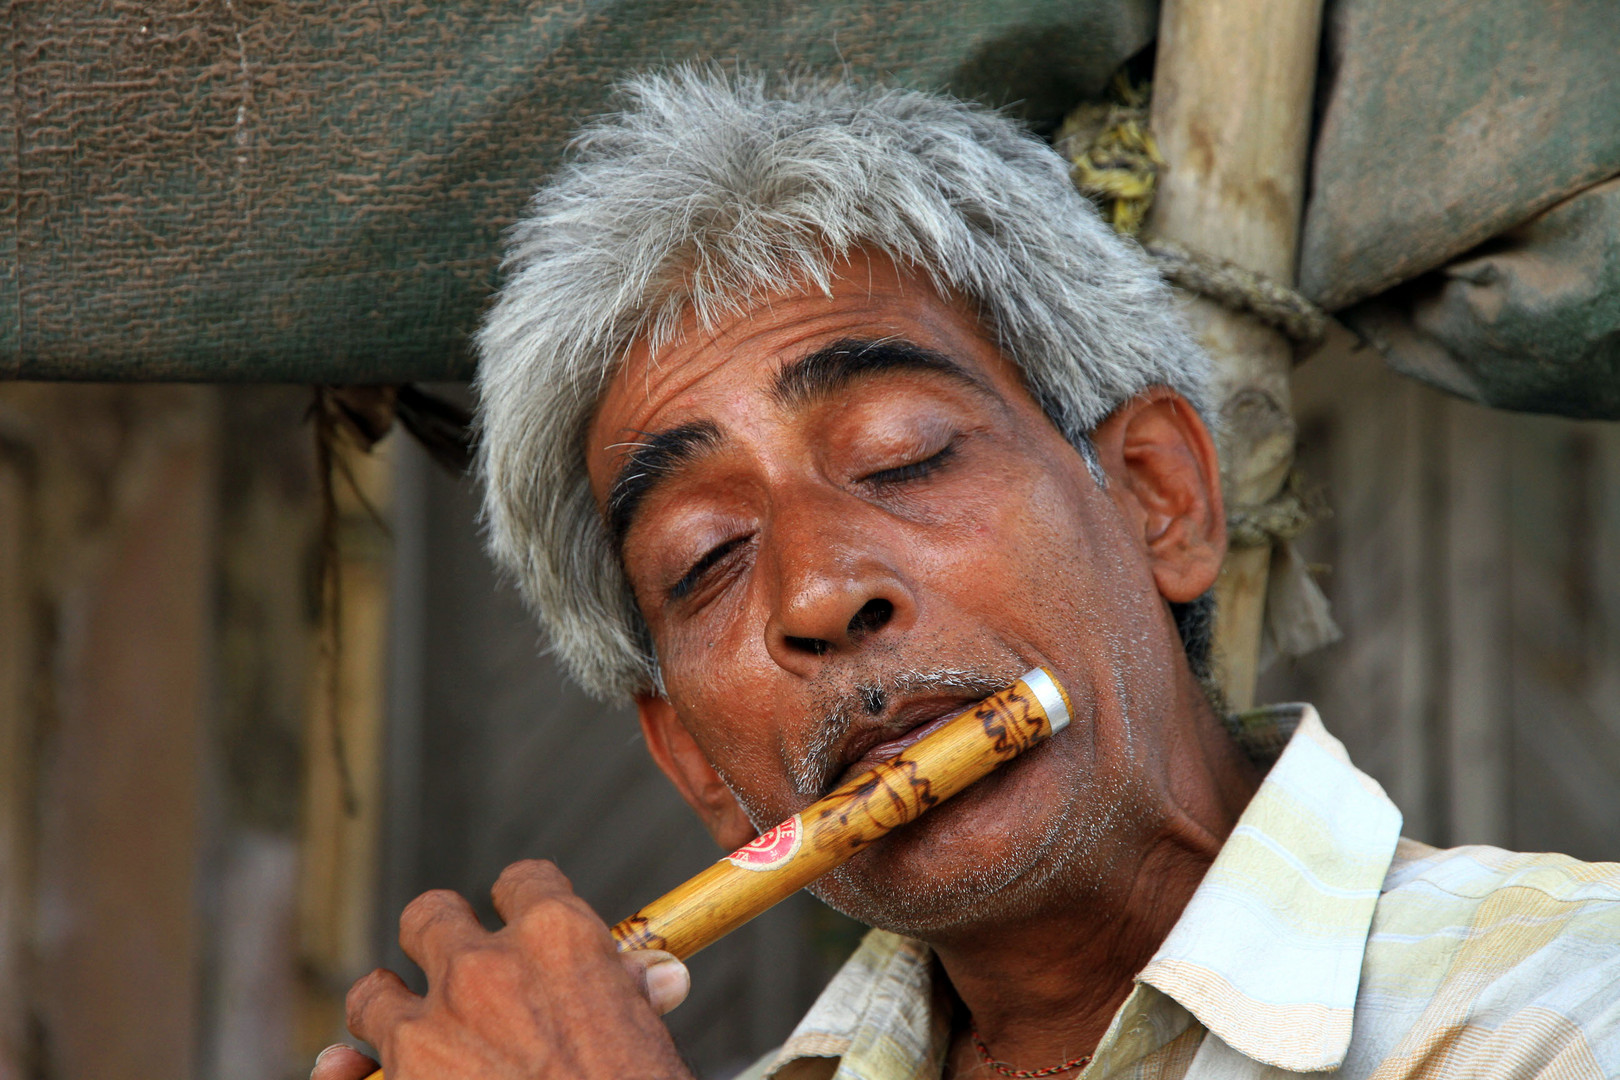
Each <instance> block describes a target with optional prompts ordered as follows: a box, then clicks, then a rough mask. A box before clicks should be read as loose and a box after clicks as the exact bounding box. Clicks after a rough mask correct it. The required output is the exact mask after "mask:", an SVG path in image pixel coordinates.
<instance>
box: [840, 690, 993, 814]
mask: <svg viewBox="0 0 1620 1080" xmlns="http://www.w3.org/2000/svg"><path fill="white" fill-rule="evenodd" d="M979 701H980V698H978V697H963V696H956V695H952V696H950V697H930V698H927V699H925V700H917V701H911V702H907V703H905V704H903V705H901V706H900V707H899V708H897V709H896V710H895V711H894V713H893V714H892V715H891V716H890V717H889V719H888V720H886V721H885V722H883V723H882V724H878V725H875V726H873V727H871V728H866V729H864V730H860V731H856V732H854V733H853V734H852V735H851V736H850V738H849V740H848V742H847V743H846V745H845V747H844V748H843V753H842V754H840V755H839V756H840V758H841V759H842V760H843V761H844V762H846V763H847V764H846V766H845V768H844V771H843V772H841V773H839V774H838V776H837V778H836V779H834V780H833V782H832V784H831V785H830V786H829V788H828V789H827V790H828V791H834V790H837V789H838V788H840V787H842V786H843V785H844V784H846V783H848V782H849V781H850V780H853V779H854V778H855V777H857V776H859V775H861V774H862V773H864V772H868V771H870V770H871V769H874V768H876V767H877V766H878V765H881V764H882V763H883V762H885V761H890V760H893V759H894V758H897V757H899V756H900V754H901V753H902V752H903V751H904V750H905V749H906V748H907V747H909V746H912V745H913V744H915V743H917V742H919V741H921V740H922V739H924V738H926V737H927V736H929V735H932V734H933V733H934V732H936V731H938V730H939V729H940V728H942V727H944V726H945V725H946V724H948V723H950V721H951V720H953V719H955V718H956V717H958V716H960V715H961V714H962V713H963V712H965V711H967V710H968V709H970V708H972V707H973V706H974V705H976V704H978V702H979Z"/></svg>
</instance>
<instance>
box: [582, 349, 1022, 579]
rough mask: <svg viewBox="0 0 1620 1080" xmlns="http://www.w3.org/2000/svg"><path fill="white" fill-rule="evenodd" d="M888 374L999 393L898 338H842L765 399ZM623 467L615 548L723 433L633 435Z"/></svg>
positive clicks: (706, 427)
mask: <svg viewBox="0 0 1620 1080" xmlns="http://www.w3.org/2000/svg"><path fill="white" fill-rule="evenodd" d="M893 371H921V372H929V373H932V374H935V375H943V376H945V377H946V378H949V379H953V380H955V381H956V382H959V383H961V384H963V385H964V386H967V387H970V388H972V389H973V390H976V391H978V392H980V393H983V394H987V395H989V396H991V397H993V398H996V399H997V400H1000V397H999V395H997V394H996V392H995V391H994V390H993V389H991V387H990V385H989V384H988V383H987V382H985V381H984V380H983V379H981V378H980V377H979V376H978V375H976V374H974V373H973V372H972V371H969V370H968V369H967V368H966V367H964V366H962V365H961V364H959V363H957V362H956V361H955V360H952V359H951V358H950V357H948V356H946V355H945V354H944V353H941V352H936V351H934V350H933V349H929V348H925V347H924V346H922V345H918V344H916V343H915V342H911V341H906V340H904V339H897V338H884V339H878V340H866V339H861V338H844V339H841V340H839V341H835V342H833V343H832V344H831V345H824V346H822V347H821V348H819V349H817V350H816V351H815V352H813V353H810V354H809V355H808V356H804V357H801V358H799V359H798V360H794V361H791V362H790V363H787V364H784V365H783V366H782V368H781V370H779V371H778V372H777V373H776V377H775V378H774V379H772V380H771V388H770V396H771V398H772V400H774V401H775V402H776V403H777V404H778V405H782V406H784V407H787V408H792V409H800V408H804V407H805V406H807V405H811V404H814V403H815V402H817V401H821V400H824V399H826V398H828V397H831V396H832V395H834V394H836V393H838V391H840V390H843V389H844V388H846V387H848V386H849V385H850V384H851V383H854V382H856V381H858V380H860V379H863V378H868V377H870V376H873V375H881V374H886V373H888V372H893ZM635 434H636V435H637V436H639V439H638V441H635V442H632V443H626V444H621V445H628V446H629V447H630V448H631V449H630V452H629V453H627V454H626V455H625V459H624V465H623V466H622V467H621V468H620V469H619V472H618V475H617V476H616V477H614V480H613V484H612V486H611V487H610V488H609V489H608V497H607V517H608V529H609V531H610V532H611V533H612V535H613V542H614V544H615V545H616V546H621V547H622V545H623V544H624V538H625V535H626V534H627V533H628V532H629V531H630V526H631V524H632V523H633V522H634V520H635V516H636V511H637V510H639V509H640V508H641V504H642V503H643V502H645V501H646V499H647V496H648V495H650V494H651V493H652V491H653V489H654V488H656V487H657V486H658V485H659V484H660V483H662V482H663V481H664V480H666V479H668V478H669V477H670V476H671V475H672V474H673V473H675V472H676V471H677V470H679V469H680V468H681V467H682V466H684V465H688V464H690V463H691V462H692V461H694V460H696V459H697V458H699V457H701V456H703V455H704V454H706V453H709V452H711V451H713V450H717V449H719V448H720V447H721V446H722V445H723V444H724V443H725V435H724V433H723V432H721V430H720V428H719V427H718V426H717V425H716V424H715V423H713V422H712V421H709V420H699V421H695V422H693V423H690V424H682V425H680V426H679V427H673V428H670V429H669V430H667V431H658V432H645V431H638V432H636V433H635Z"/></svg>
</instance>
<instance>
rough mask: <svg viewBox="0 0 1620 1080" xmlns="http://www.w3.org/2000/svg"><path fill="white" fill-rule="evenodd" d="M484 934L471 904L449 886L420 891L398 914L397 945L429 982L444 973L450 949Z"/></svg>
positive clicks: (459, 947)
mask: <svg viewBox="0 0 1620 1080" xmlns="http://www.w3.org/2000/svg"><path fill="white" fill-rule="evenodd" d="M485 936H486V932H485V930H484V928H483V926H482V925H480V924H479V922H478V916H477V915H475V914H473V909H472V905H471V904H469V903H467V901H466V899H465V898H463V897H462V896H461V894H459V893H454V892H451V891H450V890H449V889H434V890H432V891H431V892H425V893H423V894H422V895H421V896H418V897H417V898H416V899H415V900H412V901H411V902H410V903H409V904H406V905H405V910H404V912H402V913H401V914H400V917H399V947H400V948H401V949H404V950H405V955H406V956H408V957H410V958H411V959H412V960H415V961H416V962H417V963H418V964H419V965H421V968H422V970H423V971H425V972H427V977H428V982H429V983H436V982H438V981H439V980H440V979H442V978H443V977H444V973H445V962H446V960H447V959H448V958H449V956H450V955H451V954H452V953H454V952H456V951H457V950H458V949H463V948H466V947H467V946H469V945H472V944H473V943H475V942H477V941H479V940H481V939H482V938H484V937H485Z"/></svg>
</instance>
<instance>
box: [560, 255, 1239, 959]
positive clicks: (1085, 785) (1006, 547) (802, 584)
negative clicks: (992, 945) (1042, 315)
mask: <svg viewBox="0 0 1620 1080" xmlns="http://www.w3.org/2000/svg"><path fill="white" fill-rule="evenodd" d="M1098 445H1099V449H1100V451H1101V454H1102V460H1103V464H1104V467H1105V468H1106V469H1107V471H1108V472H1109V474H1110V477H1111V479H1110V483H1109V484H1108V487H1107V490H1104V489H1103V488H1101V487H1099V486H1098V484H1097V483H1096V481H1095V480H1094V479H1093V478H1092V476H1091V475H1090V474H1089V472H1088V470H1087V467H1086V464H1085V462H1084V460H1083V459H1082V458H1081V456H1080V455H1079V453H1077V452H1076V450H1075V449H1074V447H1072V446H1071V445H1070V444H1069V443H1068V442H1066V441H1065V440H1064V438H1063V437H1062V436H1061V435H1060V434H1059V433H1058V432H1057V430H1056V429H1055V428H1054V427H1053V426H1052V424H1051V422H1050V421H1049V420H1048V419H1047V418H1046V416H1045V415H1044V414H1043V413H1042V411H1041V409H1040V407H1039V406H1038V405H1037V404H1036V402H1035V401H1034V400H1033V399H1032V397H1031V396H1030V394H1029V392H1028V390H1027V389H1026V388H1025V386H1024V385H1023V382H1022V380H1021V378H1020V376H1019V372H1018V370H1017V369H1016V368H1015V367H1014V366H1013V364H1012V363H1011V362H1009V360H1008V359H1007V358H1006V357H1004V356H1003V355H1002V354H1001V353H1000V352H999V350H998V349H997V347H996V346H995V344H994V343H993V341H992V340H991V338H990V337H989V335H988V334H987V333H986V331H985V329H984V328H983V327H982V326H981V325H980V324H979V323H978V321H977V320H976V319H975V318H974V317H973V315H972V314H971V313H970V312H969V311H967V310H966V309H965V308H964V307H963V306H961V305H959V304H955V303H951V302H947V301H946V300H944V299H942V298H941V297H940V296H939V294H938V293H937V292H935V291H934V290H933V289H932V288H931V287H929V286H928V285H927V284H926V283H925V282H923V281H920V280H918V279H916V278H913V277H911V276H908V275H907V274H905V273H903V272H900V271H898V270H897V269H896V268H895V267H894V266H893V264H892V263H890V262H888V261H887V260H884V259H882V258H877V257H874V258H870V259H868V258H866V257H864V256H857V257H856V258H855V259H853V260H852V261H851V263H850V264H849V265H848V266H847V267H846V270H845V272H844V273H843V274H842V276H841V277H840V278H839V279H838V280H837V281H836V283H835V288H834V290H833V294H832V296H830V297H829V296H827V295H824V294H822V293H820V292H814V291H804V292H793V293H787V294H783V295H780V296H776V297H772V298H771V299H770V302H768V303H762V304H759V305H757V306H755V307H753V308H751V309H750V310H748V311H747V312H746V313H745V314H743V315H741V316H738V317H736V318H730V319H727V320H725V321H724V323H723V325H721V326H720V327H718V329H717V330H716V331H714V332H700V331H698V330H697V329H696V328H695V326H689V327H688V332H687V334H686V335H685V336H684V338H683V339H682V340H680V341H679V342H678V343H677V344H674V345H671V346H668V347H666V348H664V349H662V350H661V351H660V352H659V354H658V355H657V357H656V358H655V359H649V357H648V355H647V352H646V350H645V349H639V350H637V351H635V352H633V353H632V355H631V356H630V357H629V359H628V361H627V363H626V364H625V366H624V368H623V371H622V373H621V374H620V375H619V376H618V377H617V378H616V379H615V380H614V381H613V383H612V385H611V386H610V388H609V389H608V391H607V392H606V393H605V394H604V396H603V398H602V400H601V402H600V405H599V409H598V412H597V415H596V417H595V418H594V421H593V423H592V425H591V427H590V430H589V435H588V445H587V462H588V466H589V470H590V475H591V480H592V484H593V488H594V490H595V491H596V494H597V496H598V499H599V500H600V501H601V502H602V504H603V506H604V508H605V511H606V512H607V514H608V516H609V518H610V520H611V521H612V522H613V524H614V527H615V530H616V531H617V532H618V534H619V536H620V543H621V550H622V556H623V563H624V567H625V571H626V573H627V574H628V577H629V580H630V583H631V585H632V587H633V589H634V591H635V596H636V599H637V602H638V603H639V605H640V607H641V610H642V612H643V613H644V615H645V617H646V620H647V622H648V624H649V626H650V627H651V630H652V635H653V640H654V642H655V645H656V648H657V651H658V656H659V660H660V663H661V665H662V671H663V676H664V684H665V687H666V690H667V693H668V697H667V699H658V698H647V699H645V700H643V701H642V702H641V703H640V704H641V712H642V719H643V725H644V727H645V729H646V730H647V733H648V739H649V744H650V746H651V747H652V749H653V751H654V754H655V756H656V757H658V759H659V762H660V764H661V765H663V766H664V768H665V771H666V772H668V773H669V774H670V775H671V778H672V779H674V780H675V782H676V784H677V786H678V787H680V788H681V790H682V791H683V793H684V794H685V795H686V796H687V798H688V800H689V801H690V802H692V803H693V805H694V806H696V807H697V808H698V810H699V812H700V813H701V814H702V815H703V816H704V818H705V820H706V821H707V822H708V824H709V826H710V828H711V830H712V831H713V832H714V833H715V835H716V837H717V839H719V840H720V841H721V842H722V843H723V844H726V845H728V846H731V845H736V844H740V843H742V842H745V841H746V840H747V839H749V837H750V836H751V835H752V831H751V829H750V827H749V825H748V822H747V821H746V820H745V819H744V818H743V815H742V813H740V812H739V811H738V808H737V805H736V803H734V802H733V801H732V800H733V795H734V796H735V799H736V800H737V801H738V802H740V803H741V805H742V807H743V808H744V810H745V811H746V813H747V815H748V817H750V818H751V819H752V821H753V823H754V825H755V826H757V827H764V826H768V825H770V824H773V823H775V822H776V821H777V820H779V819H781V818H784V817H787V816H788V815H790V814H792V813H794V812H795V811H797V810H799V809H802V808H803V807H804V806H806V805H807V804H808V803H810V802H811V801H813V800H814V799H815V798H817V797H819V796H820V795H822V794H825V793H826V792H827V791H828V790H830V789H831V788H832V787H833V786H834V785H835V784H836V783H838V782H839V779H840V777H841V776H845V775H848V774H850V773H851V772H852V771H855V770H859V769H861V768H864V767H867V766H869V765H870V764H872V763H873V762H874V761H876V760H878V759H880V758H881V757H883V756H886V755H890V754H893V753H896V752H898V750H899V748H900V746H901V745H903V744H904V743H906V742H908V741H911V740H913V739H914V738H916V737H918V732H919V731H920V730H921V729H924V728H926V726H927V725H928V724H929V723H930V722H931V721H934V720H936V719H939V718H941V717H943V716H948V715H951V714H953V713H954V712H956V711H958V710H960V709H961V708H962V707H963V706H965V705H966V704H968V703H969V702H971V701H974V700H977V699H978V698H980V697H982V696H984V695H985V694H986V693H988V692H990V691H991V690H994V689H997V688H999V687H1001V686H1004V685H1007V684H1008V683H1010V682H1011V681H1012V680H1013V679H1015V678H1016V677H1017V676H1018V675H1019V674H1021V673H1022V672H1024V671H1025V670H1027V669H1029V668H1031V667H1034V666H1035V665H1037V664H1041V665H1045V666H1046V667H1048V668H1049V669H1051V670H1052V671H1053V672H1054V673H1056V675H1057V676H1058V677H1059V679H1061V680H1062V682H1063V684H1064V686H1065V687H1066V688H1067V689H1068V691H1069V694H1070V697H1071V699H1072V701H1073V705H1074V721H1073V724H1072V726H1071V727H1070V729H1069V730H1068V731H1066V732H1065V733H1063V734H1062V735H1060V736H1059V737H1058V738H1056V739H1054V740H1053V741H1052V742H1050V743H1048V744H1047V745H1045V746H1043V747H1040V748H1037V749H1036V750H1034V751H1032V752H1031V753H1029V754H1027V755H1025V756H1024V757H1022V758H1020V759H1019V760H1018V761H1016V762H1014V763H1013V764H1011V765H1010V766H1008V767H1006V768H1005V769H1003V770H1002V771H1001V772H999V773H997V774H995V775H993V776H991V777H990V778H988V779H987V780H985V781H983V782H981V783H979V784H978V785H976V786H975V787H973V788H970V789H969V790H968V791H967V792H965V793H963V794H962V795H960V796H958V797H957V798H956V799H955V800H953V801H952V802H950V803H947V804H945V805H944V806H942V807H940V808H938V809H936V810H934V811H932V812H931V813H930V814H929V815H928V816H927V817H925V818H924V819H922V820H921V821H920V822H919V823H918V824H917V825H915V826H912V827H909V828H907V829H903V830H900V831H899V832H897V833H895V834H892V835H891V836H890V837H888V838H886V839H885V840H884V841H882V842H880V843H879V844H877V845H874V846H873V847H872V848H871V849H869V850H868V851H866V852H865V853H863V854H862V855H860V856H858V857H857V858H856V859H854V860H852V861H851V862H850V863H849V864H848V865H847V866H846V867H845V868H844V869H843V870H842V871H840V872H838V873H836V874H835V875H832V876H830V878H829V879H827V880H825V881H824V882H823V883H822V886H821V891H822V894H823V895H824V897H825V898H826V899H828V900H829V902H831V903H833V904H834V905H835V906H838V907H841V908H843V909H844V910H846V911H849V912H851V913H852V914H855V915H856V916H857V917H860V918H862V919H864V920H865V921H868V922H871V923H874V924H876V925H882V926H887V927H889V928H891V929H897V930H902V931H907V932H911V933H929V932H933V933H941V932H947V931H948V930H949V929H951V928H953V927H960V926H964V925H968V924H971V923H973V922H976V921H982V920H986V919H995V918H1006V917H1008V916H1009V915H1017V914H1018V913H1020V912H1028V913H1033V912H1034V911H1037V910H1039V909H1040V907H1041V904H1042V902H1043V900H1044V899H1045V898H1048V897H1049V896H1050V894H1051V893H1052V892H1053V891H1054V890H1057V891H1059V892H1062V893H1064V894H1066V895H1068V896H1071V897H1072V896H1074V895H1077V891H1078V894H1083V893H1084V891H1085V890H1086V888H1087V887H1088V885H1087V883H1088V882H1090V883H1093V886H1094V887H1101V883H1102V882H1104V881H1106V880H1109V879H1110V878H1111V875H1110V874H1109V873H1108V872H1107V871H1108V869H1109V866H1110V865H1111V864H1118V863H1119V862H1120V861H1121V860H1129V859H1131V858H1133V857H1135V856H1134V855H1133V853H1137V854H1139V853H1140V851H1141V850H1142V847H1143V844H1144V843H1145V841H1146V840H1148V839H1150V838H1151V837H1152V835H1153V834H1154V833H1155V832H1156V831H1158V830H1160V829H1161V828H1162V827H1163V823H1164V819H1165V816H1166V807H1168V806H1173V804H1174V802H1175V788H1176V785H1177V777H1176V770H1175V768H1174V767H1172V766H1171V765H1170V764H1169V763H1170V762H1171V761H1172V759H1173V758H1174V757H1175V755H1174V754H1172V753H1171V752H1170V751H1171V749H1172V748H1173V747H1174V746H1175V744H1176V743H1177V741H1178V740H1180V741H1183V742H1184V741H1186V740H1187V738H1188V736H1187V733H1186V732H1185V731H1184V730H1183V727H1184V725H1183V724H1181V723H1180V722H1178V721H1176V720H1175V719H1174V718H1175V717H1177V716H1178V715H1181V714H1183V713H1185V712H1186V711H1187V710H1188V708H1189V707H1191V703H1190V702H1189V699H1188V694H1189V689H1188V688H1189V687H1192V680H1191V678H1190V676H1189V675H1188V673H1187V670H1186V664H1185V660H1184V658H1183V656H1182V654H1181V651H1180V643H1179V641H1178V639H1177V636H1176V633H1175V630H1174V626H1173V624H1172V623H1171V620H1170V618H1169V616H1168V612H1167V610H1166V607H1165V600H1166V599H1169V600H1176V601H1188V600H1191V599H1193V598H1195V597H1196V596H1198V595H1199V594H1201V593H1202V592H1203V591H1204V590H1205V589H1206V588H1207V587H1208V586H1209V584H1210V583H1211V582H1212V581H1213V579H1214V575H1215V571H1216V568H1217V567H1218V565H1219V560H1220V556H1221V548H1222V544H1221V540H1220V532H1221V526H1220V508H1219V498H1218V495H1217V494H1216V493H1215V479H1214V459H1213V451H1212V450H1211V449H1210V447H1209V440H1208V437H1207V434H1206V433H1205V432H1204V430H1203V428H1202V426H1201V425H1199V423H1198V421H1197V420H1196V418H1195V417H1194V416H1193V414H1192V410H1191V409H1190V408H1188V407H1187V405H1186V404H1185V403H1184V402H1182V401H1180V399H1178V398H1175V397H1174V396H1173V395H1170V394H1168V393H1159V394H1156V395H1149V396H1147V397H1145V398H1144V399H1139V400H1138V401H1136V402H1133V403H1131V404H1129V405H1127V406H1125V407H1124V408H1122V409H1121V411H1120V413H1119V414H1116V416H1115V417H1113V418H1111V419H1110V421H1109V422H1108V423H1107V424H1105V425H1104V426H1103V427H1102V428H1100V429H1099V432H1098ZM1191 693H1192V694H1193V696H1196V689H1195V688H1194V689H1193V690H1192V691H1191ZM1198 706H1199V707H1202V703H1201V702H1199V703H1198ZM711 767H712V770H713V771H711ZM716 773H718V776H719V777H721V778H723V779H724V781H725V784H724V786H722V785H721V783H720V782H719V780H718V779H717V778H716Z"/></svg>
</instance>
